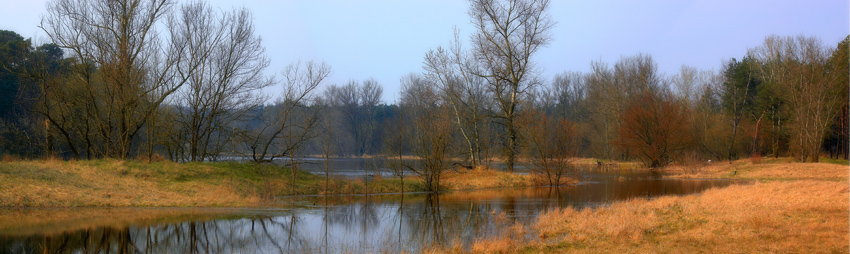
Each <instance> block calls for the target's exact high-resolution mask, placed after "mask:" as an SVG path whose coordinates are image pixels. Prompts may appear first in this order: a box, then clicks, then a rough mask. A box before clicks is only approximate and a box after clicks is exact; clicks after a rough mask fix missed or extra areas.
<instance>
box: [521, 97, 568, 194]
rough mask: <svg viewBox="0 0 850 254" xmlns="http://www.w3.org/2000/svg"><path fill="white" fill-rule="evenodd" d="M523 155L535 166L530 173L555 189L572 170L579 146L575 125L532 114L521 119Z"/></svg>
mask: <svg viewBox="0 0 850 254" xmlns="http://www.w3.org/2000/svg"><path fill="white" fill-rule="evenodd" d="M522 122H523V123H522V127H523V128H522V129H523V133H524V135H523V136H524V137H525V139H526V143H527V149H526V152H527V153H528V156H529V158H530V159H531V162H532V164H533V166H534V168H533V170H532V172H533V173H534V174H535V175H537V176H540V177H541V178H543V180H544V181H545V182H544V183H545V184H548V185H549V186H557V185H560V184H561V179H562V178H563V177H564V176H565V175H566V174H567V173H568V172H569V171H571V170H573V169H574V168H575V167H574V161H575V158H576V151H577V147H578V142H577V139H576V129H575V126H574V124H572V123H570V122H569V121H568V120H566V119H564V118H556V117H553V116H549V115H547V114H546V113H544V112H543V111H541V110H533V111H531V112H528V113H527V114H523V117H522Z"/></svg>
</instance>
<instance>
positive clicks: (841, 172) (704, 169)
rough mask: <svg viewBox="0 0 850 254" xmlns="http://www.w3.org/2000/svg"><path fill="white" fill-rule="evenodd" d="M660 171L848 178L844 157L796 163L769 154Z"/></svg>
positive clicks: (729, 176) (733, 176) (677, 174)
mask: <svg viewBox="0 0 850 254" xmlns="http://www.w3.org/2000/svg"><path fill="white" fill-rule="evenodd" d="M659 172H661V173H663V174H665V177H667V178H715V179H747V180H761V181H769V180H824V181H847V180H848V177H850V166H848V165H847V161H835V162H834V163H826V162H820V163H799V162H795V161H794V159H793V158H771V159H755V160H754V159H743V160H736V161H732V162H714V163H705V164H700V165H690V166H668V167H665V168H662V169H660V170H659Z"/></svg>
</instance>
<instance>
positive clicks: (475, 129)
mask: <svg viewBox="0 0 850 254" xmlns="http://www.w3.org/2000/svg"><path fill="white" fill-rule="evenodd" d="M458 37H459V33H458V31H457V30H455V39H454V41H453V42H452V45H451V47H450V49H449V50H446V49H443V48H442V47H438V48H437V49H435V50H429V51H428V53H427V54H426V55H425V77H426V78H428V79H429V80H430V82H432V83H434V84H436V85H437V87H438V88H439V90H440V96H442V97H443V100H444V101H446V102H447V103H448V106H450V107H451V110H452V112H453V113H454V123H455V125H456V126H457V128H458V130H459V131H460V134H461V136H462V137H463V139H464V141H465V145H466V149H465V150H466V156H465V157H466V158H467V160H468V161H469V162H470V163H471V166H476V165H480V164H481V163H482V160H483V158H482V153H483V151H484V150H485V149H487V148H486V147H487V145H486V144H485V143H484V140H485V139H486V138H485V137H483V136H484V134H485V132H484V130H483V129H484V126H485V125H486V120H487V112H486V111H485V109H486V105H487V104H488V103H489V102H490V100H491V99H492V98H489V96H488V94H487V93H486V91H485V90H484V82H483V81H484V80H483V78H481V77H479V76H477V75H474V74H473V73H472V71H471V70H472V69H475V68H476V67H475V66H474V64H476V63H475V61H473V59H471V57H470V56H469V55H468V54H467V53H466V52H465V51H463V49H462V47H461V44H460V39H459V38H458Z"/></svg>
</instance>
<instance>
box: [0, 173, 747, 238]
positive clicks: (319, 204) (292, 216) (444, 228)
mask: <svg viewBox="0 0 850 254" xmlns="http://www.w3.org/2000/svg"><path fill="white" fill-rule="evenodd" d="M573 177H575V178H577V179H580V180H581V182H580V183H579V184H577V185H575V186H568V187H556V188H522V189H496V190H482V191H468V192H453V193H448V194H442V195H427V194H422V193H420V194H406V195H372V196H369V197H363V196H332V197H300V198H290V199H286V200H283V201H282V202H288V203H295V204H298V205H299V206H298V207H299V208H293V209H286V210H280V209H271V210H260V209H240V210H233V211H228V210H226V209H219V210H215V209H211V210H215V211H216V213H215V214H214V215H205V216H199V217H191V216H189V217H185V218H182V217H177V218H171V217H169V218H170V219H164V217H167V216H157V215H156V214H155V213H153V214H154V215H151V216H147V217H146V218H145V219H143V220H142V219H140V220H137V221H134V220H132V219H129V220H127V221H119V222H104V221H105V220H104V219H103V218H102V217H101V218H97V219H92V221H86V218H77V219H74V220H76V221H77V223H76V224H74V225H72V226H67V225H63V226H56V225H54V224H61V223H52V222H51V223H38V220H35V221H36V222H30V223H32V224H33V225H32V226H29V225H27V224H26V223H28V222H22V223H23V224H20V223H19V224H15V223H10V222H2V221H0V253H239V252H242V253H293V252H295V253H340V252H343V253H375V252H385V253H397V252H400V251H403V250H406V251H410V252H418V251H419V250H421V249H422V248H423V246H431V245H434V244H448V245H453V244H458V245H461V246H465V247H467V248H468V247H469V246H470V244H471V243H472V242H473V240H474V239H480V238H486V237H489V236H492V235H495V234H498V233H499V232H500V229H503V228H505V227H506V226H510V225H513V224H514V223H517V222H519V223H529V222H532V221H533V220H534V219H535V218H536V216H537V215H538V214H539V213H540V212H542V211H545V210H547V209H552V208H557V207H566V206H572V207H577V208H581V207H597V206H601V205H605V204H607V203H610V202H613V201H618V200H627V199H631V198H652V197H656V196H662V195H685V194H692V193H698V192H701V191H704V190H706V189H708V188H712V187H722V186H726V185H730V184H734V183H736V182H733V181H728V180H671V179H663V178H660V177H659V176H658V175H652V174H649V173H645V172H640V173H629V172H620V173H599V172H582V173H578V174H575V175H573ZM737 183H740V182H737ZM0 211H2V210H0ZM137 211H138V212H139V213H142V214H151V212H149V211H148V210H145V209H137ZM34 212H35V213H37V216H44V217H45V218H49V217H51V216H52V217H55V216H63V215H61V214H59V215H54V214H51V212H50V211H34ZM72 212H81V211H72ZM84 212H85V213H92V214H98V210H97V209H92V210H85V211H84ZM24 214H26V212H24ZM107 217H108V216H107ZM116 217H133V216H124V215H116ZM142 217H145V216H142ZM160 217H163V219H160ZM59 221H61V219H60V220H59ZM10 224H11V225H13V226H8V225H10ZM45 224H46V225H45ZM527 237H534V236H533V235H529V236H527Z"/></svg>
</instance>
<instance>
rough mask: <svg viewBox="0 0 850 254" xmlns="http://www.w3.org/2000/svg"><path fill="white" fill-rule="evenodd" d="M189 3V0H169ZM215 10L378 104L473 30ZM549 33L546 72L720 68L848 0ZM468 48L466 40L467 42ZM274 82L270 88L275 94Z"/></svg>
mask: <svg viewBox="0 0 850 254" xmlns="http://www.w3.org/2000/svg"><path fill="white" fill-rule="evenodd" d="M176 1H177V2H178V3H180V2H188V1H186V0H176ZM208 1H209V3H210V4H211V5H212V6H215V7H218V8H221V9H222V10H230V9H232V8H234V7H243V6H244V7H246V8H248V9H249V10H251V11H252V12H253V15H254V22H255V25H256V31H255V32H256V33H257V34H259V35H260V36H261V37H262V38H263V44H264V45H265V47H266V53H267V54H268V56H269V58H270V59H271V66H270V67H269V68H268V69H267V70H266V72H267V73H268V74H269V75H272V74H279V72H280V70H282V69H283V68H284V67H286V66H287V65H288V64H291V63H295V62H297V61H299V60H300V61H310V60H313V61H324V62H325V63H327V64H329V65H330V66H331V67H332V69H333V73H332V76H331V77H330V78H328V79H327V80H326V82H325V84H326V85H327V84H345V83H347V82H348V81H349V80H357V81H362V80H366V79H369V78H374V79H376V80H377V81H378V82H379V83H380V84H381V85H382V86H383V88H384V94H383V97H382V100H383V102H385V103H395V102H396V98H398V97H399V95H398V93H399V80H400V78H401V77H402V76H404V75H407V74H409V73H414V72H420V73H421V72H422V70H423V68H422V66H423V59H424V56H425V53H426V52H428V50H429V49H435V48H437V47H438V46H444V47H445V46H447V45H449V43H450V42H451V41H452V39H453V33H454V32H453V29H454V28H455V27H456V28H457V29H459V30H460V33H461V39H462V40H463V42H464V43H465V44H466V46H468V41H469V39H468V38H469V36H470V35H471V34H472V33H473V32H474V30H473V28H472V25H471V24H470V19H469V16H468V15H467V9H468V2H467V1H462V0H404V1H399V0H383V1H377V0H376V1H371V0H370V1H349V0H304V1H297V0H284V1H273V0H208ZM46 3H47V1H46V0H0V29H2V30H11V31H14V32H17V33H18V34H20V35H22V36H23V37H25V38H33V39H34V41H36V42H42V43H43V42H46V41H47V38H46V34H45V33H44V32H43V31H42V30H41V29H40V28H38V26H39V22H40V20H41V16H42V15H44V14H46V11H45V10H46V8H45V5H46ZM549 13H550V15H551V16H552V18H553V19H554V20H555V21H556V22H557V24H556V25H555V27H554V28H553V30H552V31H551V32H552V33H551V35H552V37H553V41H552V42H551V44H550V45H549V46H547V47H546V48H544V49H542V50H540V51H539V53H538V54H537V55H536V56H535V58H534V60H535V61H536V63H537V66H538V67H539V68H540V69H541V71H542V75H543V78H544V79H547V80H550V79H551V78H552V77H553V76H554V75H555V74H558V73H561V72H564V71H580V72H587V71H589V70H590V63H591V62H592V61H603V62H606V63H609V64H613V63H614V62H616V61H617V60H618V59H620V57H622V56H631V55H635V54H638V53H644V54H650V55H652V57H653V59H654V60H655V61H656V62H657V63H658V67H659V70H660V71H662V72H664V73H667V74H670V75H672V74H675V73H676V72H678V70H679V68H680V67H681V66H682V65H689V66H693V67H696V68H699V69H714V70H719V69H720V68H721V64H722V61H724V60H727V59H730V58H733V57H734V58H741V57H742V56H744V55H745V54H746V51H747V49H748V48H753V47H757V46H759V45H761V44H762V42H763V41H764V38H765V37H766V36H768V35H772V34H775V35H781V36H788V35H799V34H803V35H807V36H816V37H819V38H820V39H822V40H823V42H824V44H825V45H828V46H831V47H834V46H835V45H837V44H838V42H839V41H841V40H842V39H844V37H846V36H847V35H848V34H850V17H848V16H850V1H847V0H827V1H819V0H811V1H744V0H669V1H652V0H650V1H613V0H595V1H584V0H582V1H573V0H552V2H551V6H550V9H549ZM467 48H468V47H467ZM280 90H282V89H280V88H274V89H269V90H268V91H267V92H269V93H272V94H274V93H279V92H280Z"/></svg>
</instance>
